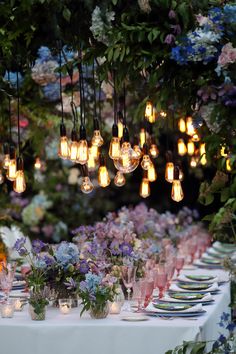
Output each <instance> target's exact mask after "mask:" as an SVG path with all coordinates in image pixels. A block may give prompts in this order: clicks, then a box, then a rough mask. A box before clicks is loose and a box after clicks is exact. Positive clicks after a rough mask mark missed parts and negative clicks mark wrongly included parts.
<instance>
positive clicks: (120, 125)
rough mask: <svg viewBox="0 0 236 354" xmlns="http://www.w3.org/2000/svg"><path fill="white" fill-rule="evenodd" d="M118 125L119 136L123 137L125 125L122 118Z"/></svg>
mask: <svg viewBox="0 0 236 354" xmlns="http://www.w3.org/2000/svg"><path fill="white" fill-rule="evenodd" d="M117 125H118V138H119V139H121V138H122V137H123V130H124V125H123V123H121V121H120V120H119V122H118V124H117Z"/></svg>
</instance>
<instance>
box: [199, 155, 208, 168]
mask: <svg viewBox="0 0 236 354" xmlns="http://www.w3.org/2000/svg"><path fill="white" fill-rule="evenodd" d="M200 164H201V165H203V166H205V165H206V164H207V158H206V154H204V155H202V156H201V158H200Z"/></svg>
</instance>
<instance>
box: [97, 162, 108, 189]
mask: <svg viewBox="0 0 236 354" xmlns="http://www.w3.org/2000/svg"><path fill="white" fill-rule="evenodd" d="M110 183H111V179H110V176H109V173H108V170H107V167H106V166H100V167H99V169H98V184H99V185H100V186H101V187H103V188H105V187H107V186H109V184H110Z"/></svg>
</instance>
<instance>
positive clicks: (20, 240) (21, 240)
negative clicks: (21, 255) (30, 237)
mask: <svg viewBox="0 0 236 354" xmlns="http://www.w3.org/2000/svg"><path fill="white" fill-rule="evenodd" d="M25 242H26V237H21V238H18V239H17V240H16V242H15V245H14V249H15V250H16V251H17V252H19V251H20V250H21V248H22V247H24V246H25Z"/></svg>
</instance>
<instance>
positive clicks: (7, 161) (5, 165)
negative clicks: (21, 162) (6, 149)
mask: <svg viewBox="0 0 236 354" xmlns="http://www.w3.org/2000/svg"><path fill="white" fill-rule="evenodd" d="M9 164H10V155H9V154H6V155H4V160H3V165H2V167H3V168H4V169H5V170H7V169H8V167H9Z"/></svg>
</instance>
